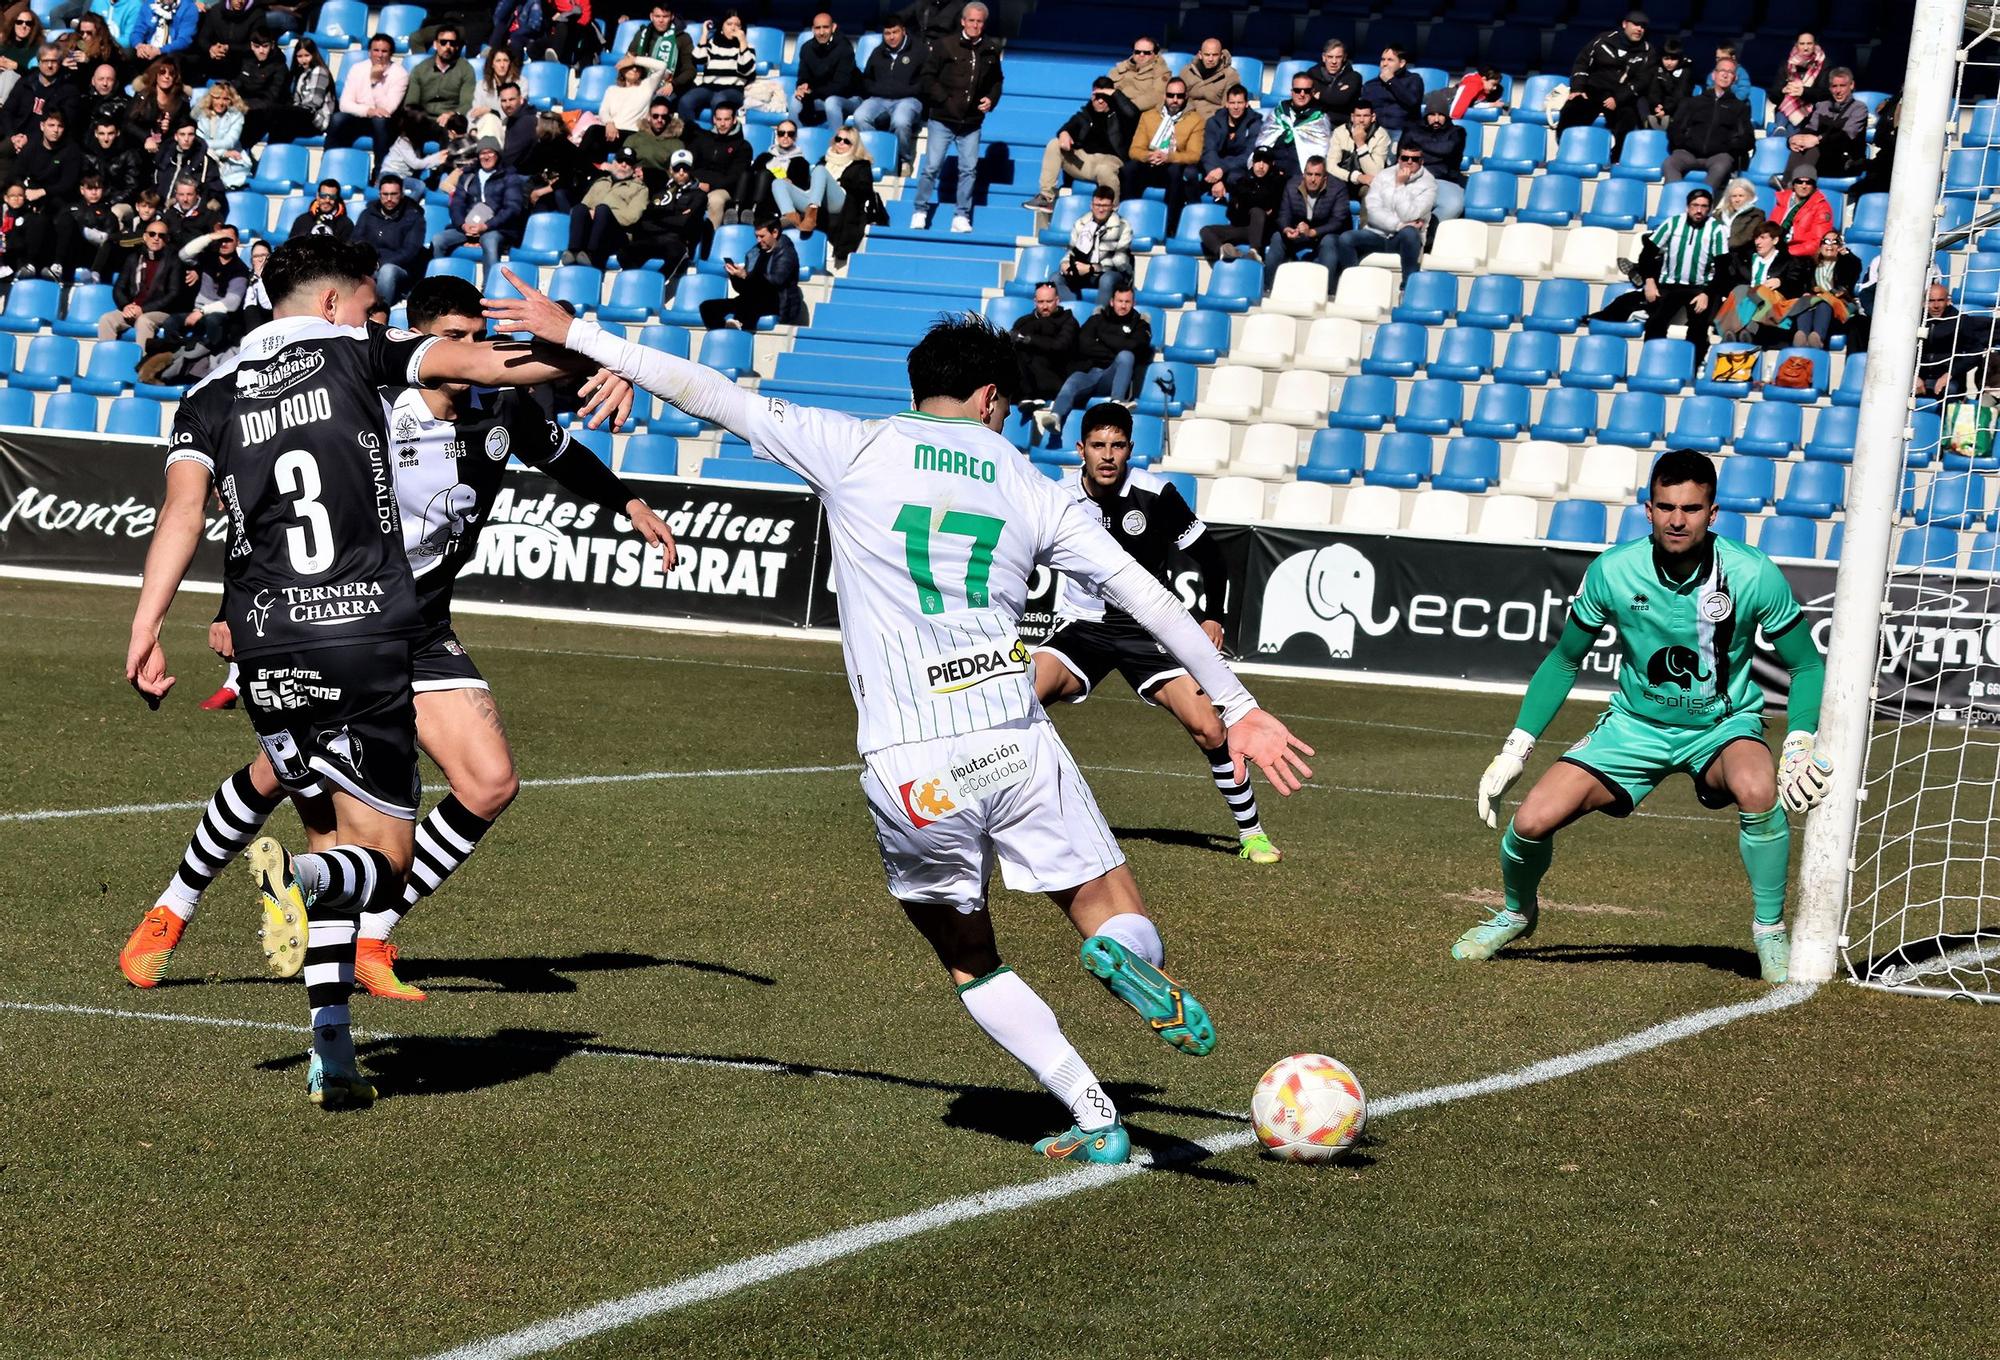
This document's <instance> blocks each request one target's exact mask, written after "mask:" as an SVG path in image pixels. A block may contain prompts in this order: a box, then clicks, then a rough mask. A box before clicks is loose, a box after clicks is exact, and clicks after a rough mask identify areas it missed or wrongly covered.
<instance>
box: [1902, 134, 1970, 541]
mask: <svg viewBox="0 0 2000 1360" xmlns="http://www.w3.org/2000/svg"><path fill="white" fill-rule="evenodd" d="M1954 154H1956V153H1954ZM1896 565H1897V566H1899V567H1907V568H1911V569H1915V570H1930V571H1950V570H1952V569H1953V568H1954V567H1956V566H1957V565H1958V534H1957V533H1955V532H1954V531H1953V530H1952V529H1950V528H1949V527H1946V526H1944V525H1938V524H1928V525H1924V526H1922V527H1919V528H1914V529H1905V530H1903V532H1902V533H1901V534H1900V535H1898V539H1897V543H1896Z"/></svg>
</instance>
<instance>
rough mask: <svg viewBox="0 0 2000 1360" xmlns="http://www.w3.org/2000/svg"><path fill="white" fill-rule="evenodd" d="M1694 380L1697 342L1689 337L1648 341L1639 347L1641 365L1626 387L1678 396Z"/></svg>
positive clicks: (1633, 373) (1638, 390) (1635, 370)
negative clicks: (1695, 346)
mask: <svg viewBox="0 0 2000 1360" xmlns="http://www.w3.org/2000/svg"><path fill="white" fill-rule="evenodd" d="M1693 382H1694V344H1693V343H1692V342H1691V341H1687V340H1648V341H1646V343H1644V344H1643V345H1641V346H1639V367H1638V368H1636V369H1634V370H1633V372H1632V376H1631V378H1630V380H1628V381H1627V383H1626V386H1627V387H1630V388H1632V389H1633V390H1634V391H1637V392H1662V393H1665V394H1666V395H1667V396H1675V395H1677V394H1679V393H1680V392H1681V391H1682V390H1683V389H1685V388H1686V387H1688V386H1689V385H1690V384H1691V383H1693Z"/></svg>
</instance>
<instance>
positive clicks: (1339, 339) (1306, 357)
mask: <svg viewBox="0 0 2000 1360" xmlns="http://www.w3.org/2000/svg"><path fill="white" fill-rule="evenodd" d="M1252 319H1253V320H1254V319H1255V318H1252ZM1362 338H1363V337H1362V330H1361V323H1360V322H1359V321H1356V320H1354V319H1353V318H1351V317H1345V316H1323V317H1321V318H1320V319H1319V320H1317V321H1315V322H1313V323H1312V329H1310V330H1308V331H1307V332H1306V347H1305V348H1304V349H1303V350H1301V351H1300V352H1299V355H1298V357H1297V359H1295V360H1294V361H1293V362H1295V363H1296V364H1297V365H1298V366H1299V367H1300V368H1315V369H1318V370H1319V371H1320V372H1322V373H1345V372H1347V371H1348V370H1350V369H1352V368H1353V367H1354V366H1355V365H1356V364H1358V363H1360V362H1361V342H1362Z"/></svg>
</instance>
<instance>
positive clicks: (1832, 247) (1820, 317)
mask: <svg viewBox="0 0 2000 1360" xmlns="http://www.w3.org/2000/svg"><path fill="white" fill-rule="evenodd" d="M1794 258H1795V259H1797V258H1806V259H1808V260H1809V261H1810V263H1809V264H1808V265H1807V266H1806V267H1805V275H1804V285H1805V287H1804V292H1803V296H1801V297H1800V298H1799V299H1798V300H1797V301H1796V302H1794V303H1793V304H1792V306H1791V310H1790V311H1789V312H1787V313H1786V315H1787V317H1788V318H1789V320H1790V321H1791V323H1792V334H1793V335H1794V336H1795V337H1796V339H1795V340H1794V342H1793V343H1795V344H1799V345H1803V346H1804V347H1805V348H1807V349H1825V348H1826V347H1827V342H1828V341H1830V340H1832V339H1833V337H1834V336H1836V335H1841V334H1844V333H1845V331H1846V329H1847V323H1848V321H1849V320H1850V319H1851V318H1853V317H1855V316H1856V315H1857V312H1858V308H1857V307H1856V305H1855V301H1854V293H1855V290H1856V288H1857V287H1858V286H1859V285H1860V283H1861V261H1860V260H1859V259H1857V258H1855V255H1854V252H1852V251H1850V250H1849V249H1848V248H1847V246H1846V244H1845V243H1844V242H1843V241H1842V240H1841V239H1840V233H1839V232H1837V231H1829V232H1828V233H1827V234H1826V235H1824V236H1822V237H1820V238H1819V250H1818V252H1817V253H1815V254H1813V255H1811V256H1809V257H1794Z"/></svg>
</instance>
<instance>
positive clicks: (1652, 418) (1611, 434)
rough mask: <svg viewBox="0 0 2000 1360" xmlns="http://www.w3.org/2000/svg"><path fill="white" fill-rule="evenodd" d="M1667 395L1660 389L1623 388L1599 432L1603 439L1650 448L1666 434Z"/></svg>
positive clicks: (1598, 434)
mask: <svg viewBox="0 0 2000 1360" xmlns="http://www.w3.org/2000/svg"><path fill="white" fill-rule="evenodd" d="M1666 433H1667V399H1666V398H1665V397H1663V396H1661V395H1660V394H1659V393H1657V392H1620V393H1619V394H1618V395H1617V396H1615V397H1613V398H1612V399H1611V414H1610V415H1609V416H1608V417H1607V418H1606V419H1605V422H1604V428H1603V429H1601V430H1599V431H1598V432H1597V438H1598V440H1599V441H1600V442H1602V443H1606V444H1624V445H1626V446H1627V447H1629V448H1635V449H1650V448H1651V447H1653V445H1655V444H1657V443H1659V442H1660V441H1661V440H1662V439H1664V438H1665V437H1666Z"/></svg>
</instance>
